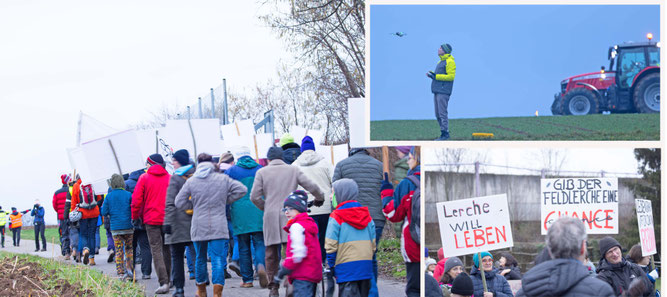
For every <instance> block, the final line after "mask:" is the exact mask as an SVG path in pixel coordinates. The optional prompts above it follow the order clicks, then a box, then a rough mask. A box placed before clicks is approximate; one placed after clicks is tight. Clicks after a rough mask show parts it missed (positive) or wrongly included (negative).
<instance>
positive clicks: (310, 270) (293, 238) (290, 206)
mask: <svg viewBox="0 0 667 297" xmlns="http://www.w3.org/2000/svg"><path fill="white" fill-rule="evenodd" d="M283 207H284V208H283V212H284V213H285V215H286V216H287V219H289V221H287V224H286V225H285V227H284V228H283V230H285V232H287V233H289V236H288V237H287V248H286V249H285V260H284V261H283V263H282V265H280V270H279V271H278V275H276V276H275V277H274V283H280V282H281V280H282V278H283V277H285V275H289V276H288V280H289V282H290V284H292V285H293V286H294V296H295V297H296V296H315V289H316V286H317V283H318V282H320V281H321V280H322V255H321V253H320V241H319V239H318V236H317V224H315V220H313V218H311V217H309V216H308V194H307V193H306V192H304V191H300V190H298V191H294V192H292V194H290V195H289V196H288V197H287V199H285V202H284V203H283Z"/></svg>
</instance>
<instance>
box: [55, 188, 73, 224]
mask: <svg viewBox="0 0 667 297" xmlns="http://www.w3.org/2000/svg"><path fill="white" fill-rule="evenodd" d="M68 193H69V187H68V186H67V185H66V184H64V185H63V186H62V187H61V188H60V189H58V191H56V192H55V193H53V201H52V204H53V210H55V211H56V212H57V213H58V220H59V221H62V220H64V219H65V217H63V213H64V212H65V202H66V201H67V194H68Z"/></svg>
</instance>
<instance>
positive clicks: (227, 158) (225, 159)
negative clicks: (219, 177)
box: [220, 152, 234, 164]
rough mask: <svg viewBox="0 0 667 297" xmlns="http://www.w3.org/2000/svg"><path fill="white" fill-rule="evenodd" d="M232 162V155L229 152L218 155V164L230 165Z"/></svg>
mask: <svg viewBox="0 0 667 297" xmlns="http://www.w3.org/2000/svg"><path fill="white" fill-rule="evenodd" d="M232 162H234V155H232V153H230V152H226V153H223V154H222V155H220V163H225V164H231V163H232Z"/></svg>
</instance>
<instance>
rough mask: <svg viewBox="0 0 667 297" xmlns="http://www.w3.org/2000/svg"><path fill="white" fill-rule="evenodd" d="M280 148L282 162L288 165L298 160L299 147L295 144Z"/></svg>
mask: <svg viewBox="0 0 667 297" xmlns="http://www.w3.org/2000/svg"><path fill="white" fill-rule="evenodd" d="M281 148H282V149H283V161H285V163H287V164H288V165H291V164H292V163H294V161H295V160H296V159H297V158H299V155H301V146H299V145H298V144H296V143H295V142H290V143H286V144H285V145H283V146H282V147H281Z"/></svg>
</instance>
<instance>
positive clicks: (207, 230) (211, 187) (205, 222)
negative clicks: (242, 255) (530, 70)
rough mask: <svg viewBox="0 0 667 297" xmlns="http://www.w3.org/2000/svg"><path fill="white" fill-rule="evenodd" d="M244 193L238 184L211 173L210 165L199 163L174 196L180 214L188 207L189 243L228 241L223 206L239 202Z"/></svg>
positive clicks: (211, 166) (211, 165) (223, 175)
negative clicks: (189, 217)
mask: <svg viewBox="0 0 667 297" xmlns="http://www.w3.org/2000/svg"><path fill="white" fill-rule="evenodd" d="M247 192H248V189H247V188H246V187H245V186H244V185H243V184H241V183H240V182H238V181H235V180H233V179H231V178H230V177H229V176H227V175H225V174H222V173H217V172H215V165H213V163H211V162H201V163H199V165H198V167H197V170H196V171H195V174H194V175H193V176H192V177H191V178H189V179H188V180H187V181H186V182H185V184H184V185H183V188H181V190H180V191H179V192H178V195H176V200H175V202H174V203H175V205H176V208H177V209H179V210H181V211H184V210H186V209H190V208H192V212H193V213H192V226H191V228H190V238H191V239H192V241H209V240H216V239H229V229H228V226H227V210H226V208H227V204H231V203H233V202H234V201H236V200H239V199H241V197H243V196H244V195H245V194H246V193H247ZM188 197H192V199H188Z"/></svg>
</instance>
